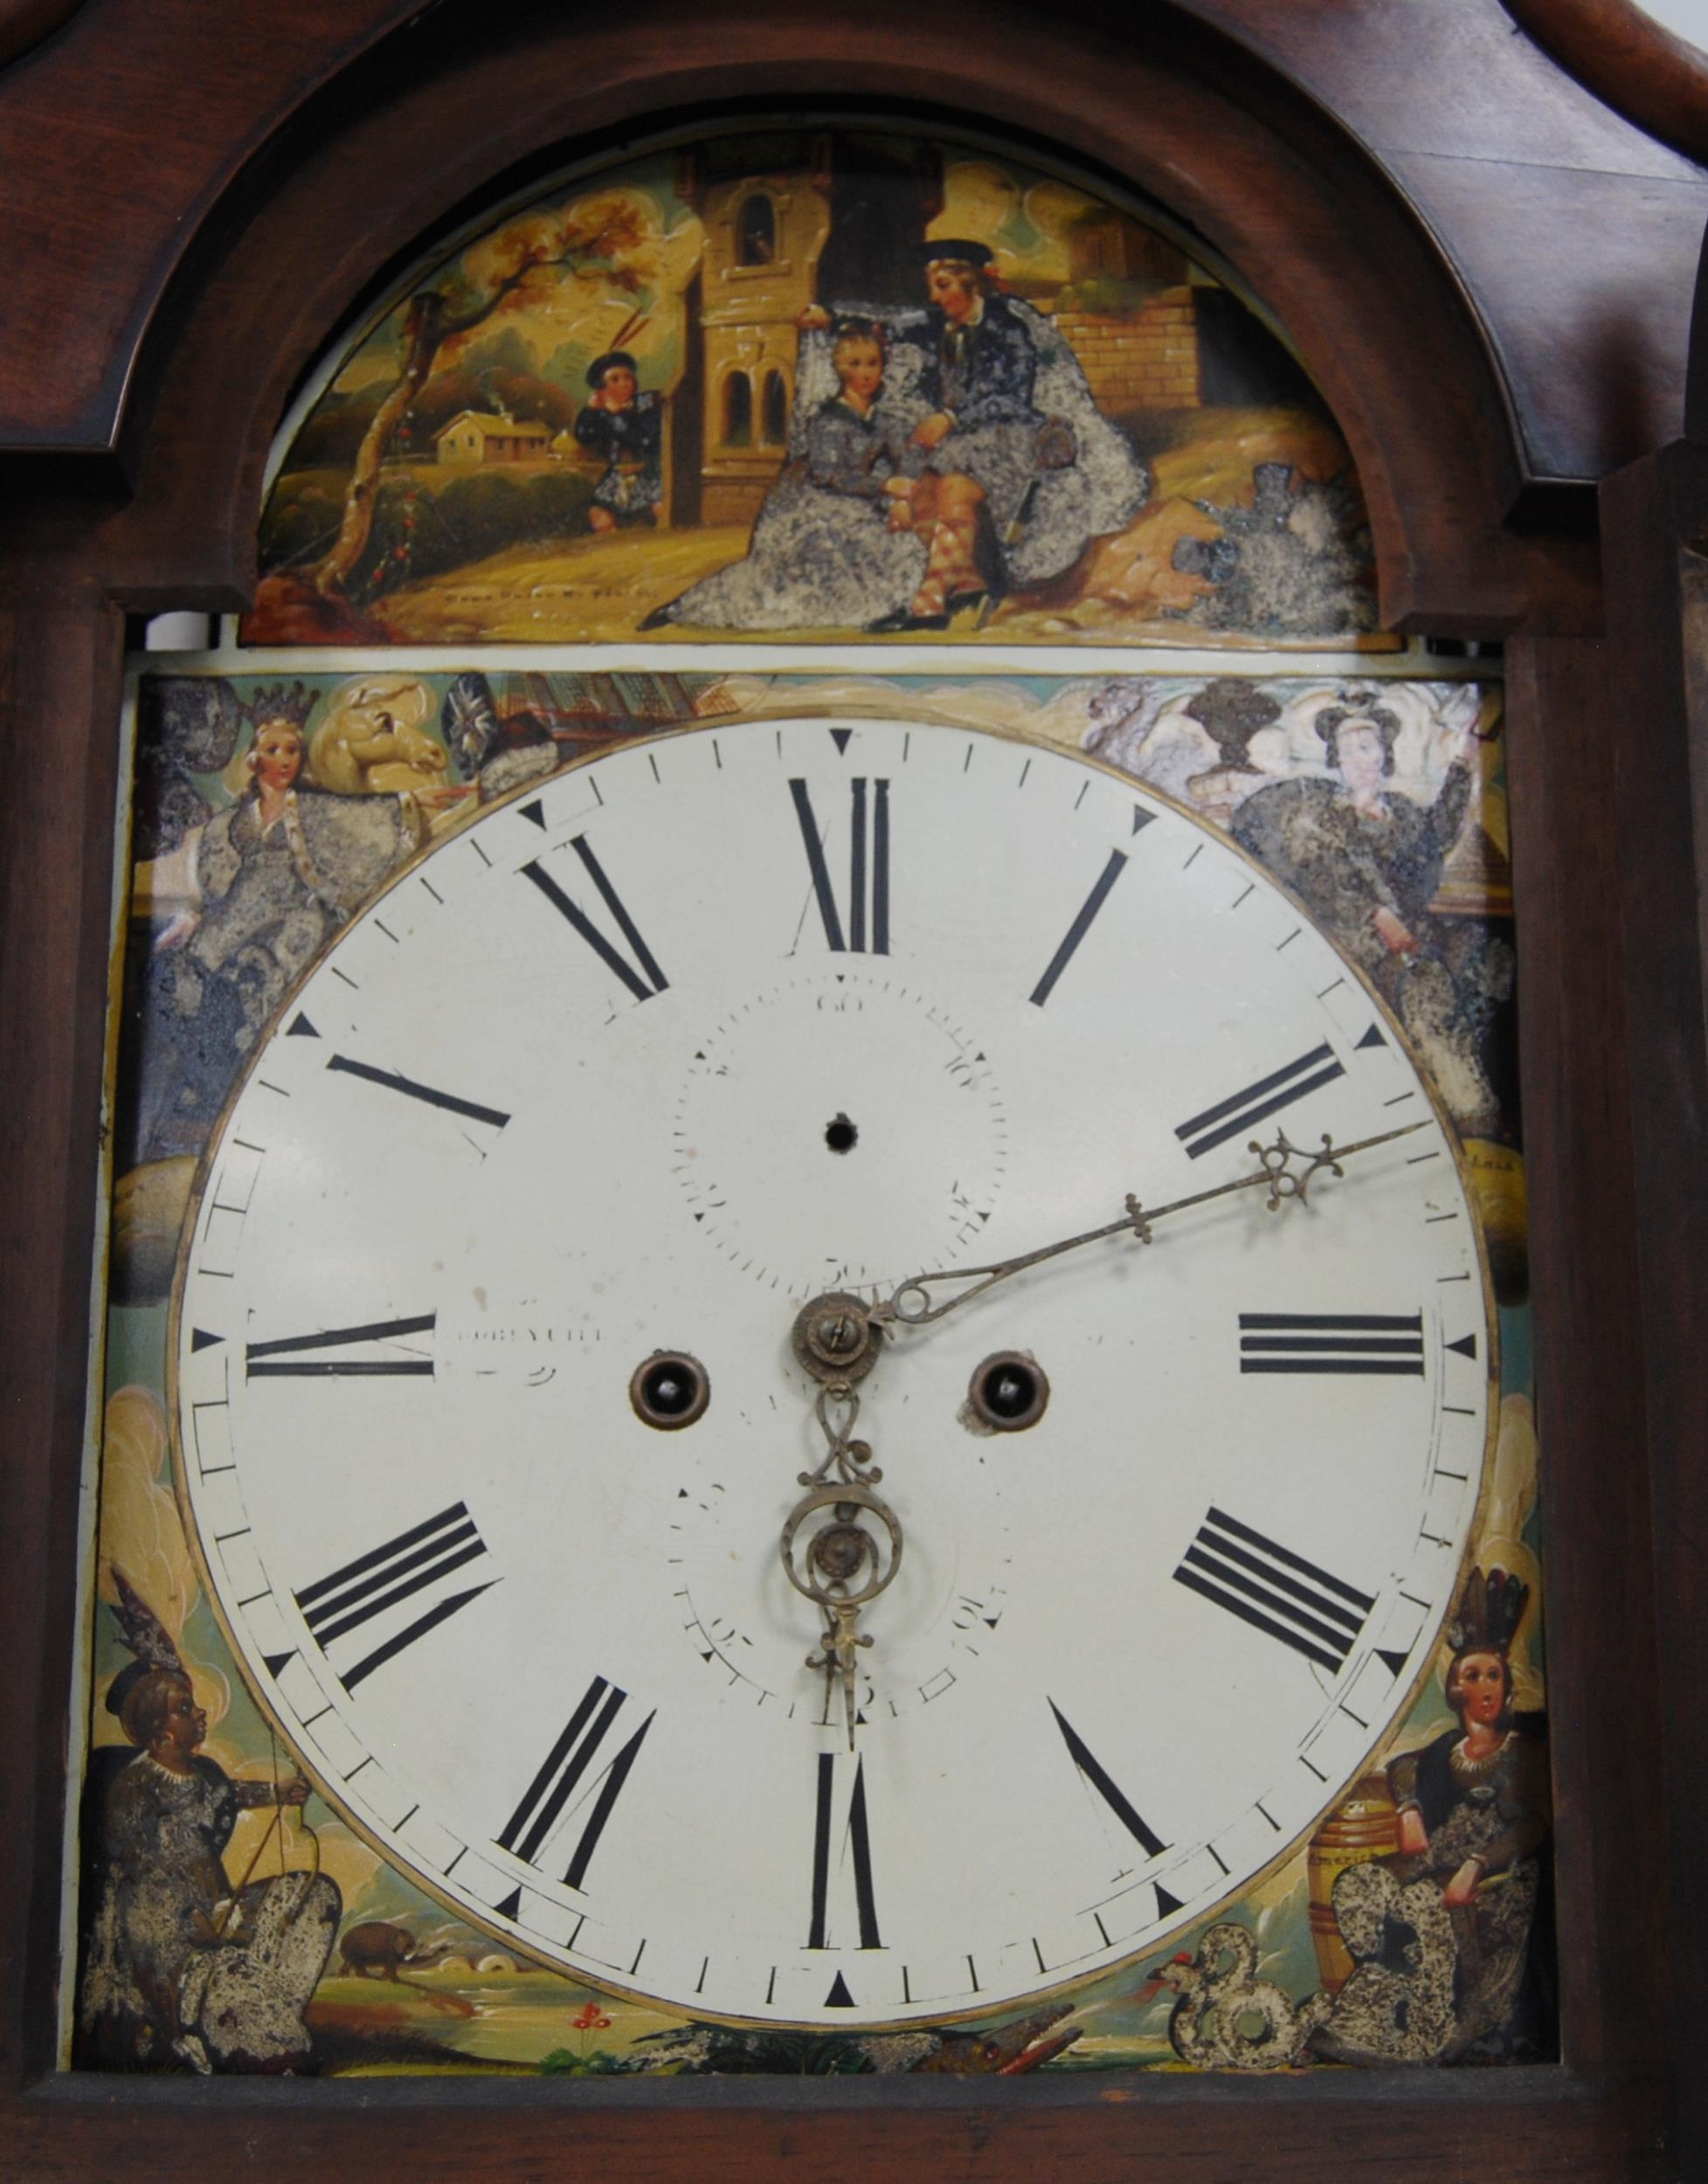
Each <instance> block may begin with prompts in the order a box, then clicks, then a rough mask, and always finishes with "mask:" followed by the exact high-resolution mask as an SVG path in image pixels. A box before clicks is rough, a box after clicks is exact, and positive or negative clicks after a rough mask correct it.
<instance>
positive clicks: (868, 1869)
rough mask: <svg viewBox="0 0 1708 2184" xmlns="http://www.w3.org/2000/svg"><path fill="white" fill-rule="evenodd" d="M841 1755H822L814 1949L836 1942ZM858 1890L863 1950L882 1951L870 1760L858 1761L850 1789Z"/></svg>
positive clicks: (811, 1931) (850, 1837)
mask: <svg viewBox="0 0 1708 2184" xmlns="http://www.w3.org/2000/svg"><path fill="white" fill-rule="evenodd" d="M836 1758H837V1755H836V1754H835V1753H834V1752H820V1753H819V1795H818V1802H817V1806H816V1808H815V1815H814V1820H813V1916H812V1920H811V1923H810V1924H809V1925H808V1927H807V1930H806V1946H807V1947H808V1948H809V1949H828V1948H832V1947H834V1946H837V1945H836V1944H834V1943H832V1942H830V1941H828V1940H826V1932H827V1931H828V1926H829V1919H830V1864H831V1856H830V1854H831V1848H832V1843H833V1839H834V1836H835V1832H836V1829H835V1811H836ZM844 1841H845V1842H846V1843H847V1853H848V1863H849V1867H850V1869H851V1870H852V1875H853V1879H854V1918H855V1923H856V1925H857V1927H858V1930H859V1933H860V1946H861V1948H862V1949H882V1946H883V1944H882V1941H881V1940H880V1939H878V1905H877V1897H876V1896H875V1893H874V1891H873V1888H872V1838H871V1833H870V1830H869V1829H868V1826H867V1822H866V1762H865V1759H863V1758H861V1759H856V1760H855V1761H854V1784H853V1787H852V1788H851V1789H850V1791H849V1793H848V1819H847V1831H846V1834H845V1836H844Z"/></svg>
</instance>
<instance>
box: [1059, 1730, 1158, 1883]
mask: <svg viewBox="0 0 1708 2184" xmlns="http://www.w3.org/2000/svg"><path fill="white" fill-rule="evenodd" d="M1049 1708H1050V1711H1051V1713H1052V1714H1054V1715H1055V1725H1056V1727H1057V1728H1058V1729H1059V1730H1060V1731H1061V1735H1062V1739H1063V1741H1064V1742H1065V1744H1066V1745H1067V1747H1068V1754H1069V1756H1070V1757H1071V1759H1072V1760H1073V1763H1074V1765H1075V1766H1076V1767H1077V1768H1078V1769H1079V1771H1080V1773H1082V1775H1083V1776H1084V1777H1085V1779H1086V1780H1087V1781H1088V1782H1089V1784H1090V1785H1091V1787H1092V1788H1093V1789H1094V1790H1096V1793H1097V1794H1098V1796H1099V1797H1101V1798H1102V1799H1103V1802H1104V1804H1105V1805H1107V1806H1108V1807H1109V1809H1110V1812H1112V1813H1113V1814H1114V1815H1115V1817H1116V1818H1117V1820H1118V1821H1120V1823H1121V1825H1122V1826H1123V1827H1124V1828H1125V1829H1126V1831H1127V1833H1128V1834H1129V1835H1131V1837H1132V1839H1133V1841H1134V1842H1136V1843H1138V1844H1139V1845H1140V1846H1141V1848H1142V1849H1144V1852H1145V1854H1146V1856H1149V1857H1152V1858H1154V1857H1158V1856H1160V1855H1161V1853H1162V1852H1163V1851H1165V1850H1166V1849H1167V1848H1168V1845H1167V1844H1166V1843H1165V1842H1164V1841H1163V1839H1162V1837H1161V1836H1160V1835H1158V1833H1157V1831H1156V1829H1155V1828H1152V1827H1151V1826H1150V1825H1149V1824H1148V1823H1147V1822H1146V1821H1144V1820H1143V1819H1141V1817H1140V1816H1139V1814H1138V1813H1137V1812H1136V1811H1135V1810H1134V1808H1133V1806H1132V1803H1131V1800H1129V1799H1128V1797H1127V1796H1126V1794H1125V1793H1124V1791H1123V1790H1122V1788H1121V1787H1120V1785H1119V1783H1117V1781H1116V1780H1115V1778H1114V1777H1113V1776H1112V1775H1111V1774H1110V1773H1109V1770H1108V1769H1107V1768H1106V1767H1105V1766H1103V1764H1102V1762H1101V1761H1100V1760H1099V1759H1097V1756H1096V1753H1095V1752H1093V1751H1092V1749H1091V1747H1090V1746H1089V1745H1088V1744H1087V1743H1086V1741H1085V1739H1084V1738H1083V1737H1082V1736H1081V1735H1080V1733H1079V1731H1078V1730H1076V1729H1075V1727H1074V1724H1072V1722H1070V1721H1069V1720H1068V1717H1067V1716H1066V1715H1065V1714H1064V1713H1063V1712H1062V1711H1061V1708H1060V1707H1059V1706H1058V1705H1057V1704H1056V1703H1055V1700H1054V1699H1052V1700H1051V1701H1050V1703H1049Z"/></svg>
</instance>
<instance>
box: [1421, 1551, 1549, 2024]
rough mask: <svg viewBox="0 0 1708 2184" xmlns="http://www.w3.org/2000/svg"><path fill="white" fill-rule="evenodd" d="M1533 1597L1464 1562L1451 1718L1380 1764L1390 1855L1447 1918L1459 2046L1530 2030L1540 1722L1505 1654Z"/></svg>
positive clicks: (1541, 1815) (1543, 1824)
mask: <svg viewBox="0 0 1708 2184" xmlns="http://www.w3.org/2000/svg"><path fill="white" fill-rule="evenodd" d="M1529 1598H1530V1591H1529V1587H1528V1586H1525V1584H1524V1583H1523V1582H1522V1581H1521V1580H1520V1579H1518V1578H1516V1577H1512V1576H1510V1575H1509V1574H1508V1573H1507V1572H1505V1571H1504V1570H1490V1572H1488V1574H1487V1575H1486V1577H1485V1576H1484V1574H1483V1572H1482V1571H1481V1570H1473V1571H1472V1572H1471V1573H1470V1577H1469V1580H1468V1582H1467V1584H1466V1586H1465V1590H1464V1593H1463V1598H1462V1600H1461V1601H1460V1606H1459V1610H1458V1613H1457V1614H1456V1617H1455V1619H1454V1621H1453V1624H1452V1627H1451V1628H1450V1629H1449V1634H1448V1635H1449V1642H1450V1643H1451V1645H1452V1647H1453V1659H1452V1663H1451V1665H1450V1666H1449V1669H1448V1672H1447V1681H1446V1687H1445V1689H1446V1697H1447V1702H1448V1704H1449V1706H1451V1707H1452V1709H1453V1711H1454V1712H1455V1713H1456V1715H1457V1716H1458V1717H1459V1719H1458V1725H1457V1727H1456V1728H1454V1729H1449V1730H1445V1731H1442V1734H1441V1735H1440V1736H1439V1737H1437V1738H1435V1740H1434V1742H1433V1743H1431V1744H1428V1745H1424V1746H1423V1748H1422V1749H1421V1751H1418V1752H1402V1753H1401V1754H1400V1757H1399V1758H1398V1759H1393V1760H1390V1761H1389V1763H1388V1768H1387V1780H1388V1787H1389V1790H1390V1791H1391V1793H1392V1794H1393V1801H1394V1803H1395V1804H1396V1805H1397V1806H1398V1807H1399V1808H1400V1856H1399V1858H1398V1859H1397V1860H1396V1861H1395V1862H1394V1863H1395V1864H1396V1867H1397V1869H1398V1870H1399V1871H1400V1875H1401V1876H1402V1877H1403V1879H1404V1880H1405V1881H1407V1882H1412V1881H1420V1880H1428V1881H1432V1882H1434V1883H1435V1885H1436V1886H1437V1887H1438V1888H1439V1889H1440V1890H1441V1894H1442V1903H1443V1904H1444V1905H1445V1906H1446V1908H1447V1910H1448V1911H1449V1913H1450V1915H1451V1918H1452V1921H1453V1930H1454V1938H1455V1940H1456V1944H1457V1963H1456V1972H1455V1979H1454V2000H1455V2017H1456V2033H1455V2040H1454V2050H1455V2052H1463V2050H1464V2049H1467V2048H1469V2047H1470V2046H1472V2045H1473V2044H1474V2043H1476V2042H1490V2041H1494V2042H1511V2041H1512V2040H1514V2039H1515V2038H1524V2037H1533V2036H1534V2032H1535V2028H1532V2027H1528V2026H1525V2025H1524V2024H1522V2023H1519V2024H1517V2025H1515V2023H1514V2020H1515V2018H1516V2017H1518V2016H1519V2015H1521V2013H1520V2011H1519V2008H1518V2004H1519V1998H1520V1988H1521V1986H1522V1985H1523V1982H1524V1974H1525V1961H1526V1955H1527V1951H1528V1947H1529V1943H1530V1938H1531V1929H1532V1925H1533V1923H1534V1920H1535V1915H1536V1907H1537V1902H1538V1898H1539V1895H1540V1893H1541V1890H1542V1883H1543V1877H1544V1876H1543V1870H1542V1863H1541V1860H1540V1857H1539V1852H1540V1851H1541V1849H1542V1846H1543V1844H1544V1843H1545V1842H1546V1840H1547V1835H1548V1827H1549V1814H1550V1799H1549V1788H1548V1748H1547V1742H1546V1724H1545V1719H1544V1717H1542V1716H1541V1715H1539V1714H1520V1713H1518V1712H1516V1711H1514V1709H1513V1705H1512V1678H1511V1668H1510V1665H1509V1662H1508V1651H1509V1648H1510V1647H1511V1641H1512V1635H1513V1633H1514V1632H1515V1631H1516V1630H1517V1628H1518V1621H1519V1619H1520V1617H1521V1616H1522V1615H1523V1614H1524V1611H1525V1604H1526V1602H1527V1601H1528V1600H1529Z"/></svg>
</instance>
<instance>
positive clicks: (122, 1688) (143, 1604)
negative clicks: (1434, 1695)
mask: <svg viewBox="0 0 1708 2184" xmlns="http://www.w3.org/2000/svg"><path fill="white" fill-rule="evenodd" d="M108 1567H109V1569H110V1570H111V1572H112V1576H113V1589H114V1592H115V1593H117V1594H118V1596H119V1597H118V1600H116V1601H115V1603H114V1608H113V1613H114V1615H115V1616H116V1618H117V1619H118V1624H119V1632H120V1635H121V1637H122V1638H123V1640H124V1642H125V1644H126V1645H127V1646H128V1647H129V1648H130V1650H131V1652H132V1653H134V1654H135V1655H136V1658H135V1660H134V1661H131V1662H127V1663H126V1665H125V1666H124V1667H123V1668H122V1669H120V1671H119V1673H118V1674H117V1676H114V1679H113V1681H112V1683H110V1684H109V1685H108V1687H107V1700H106V1704H107V1712H108V1713H109V1714H117V1715H118V1716H119V1717H120V1718H121V1719H122V1718H123V1716H124V1711H125V1701H126V1700H127V1699H128V1697H130V1695H131V1693H132V1692H133V1691H134V1690H135V1689H136V1686H137V1685H138V1684H139V1683H141V1682H142V1679H143V1677H144V1676H156V1675H161V1676H179V1677H182V1679H183V1682H184V1683H189V1681H190V1672H189V1670H188V1669H186V1668H185V1667H184V1665H183V1655H181V1654H180V1653H179V1651H178V1649H177V1648H176V1646H175V1645H174V1644H173V1642H172V1636H171V1633H170V1632H169V1630H168V1629H167V1628H166V1626H165V1625H164V1624H163V1622H162V1621H161V1620H160V1618H159V1617H158V1616H157V1615H156V1614H155V1612H154V1610H153V1609H152V1608H151V1607H149V1604H148V1602H147V1601H146V1600H144V1599H143V1598H142V1595H141V1593H138V1592H137V1590H136V1588H135V1586H134V1585H132V1583H131V1581H130V1579H128V1577H127V1576H126V1575H125V1573H124V1572H123V1571H122V1570H121V1569H120V1567H119V1566H118V1565H117V1563H112V1564H109V1565H108Z"/></svg>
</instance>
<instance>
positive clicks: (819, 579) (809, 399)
mask: <svg viewBox="0 0 1708 2184" xmlns="http://www.w3.org/2000/svg"><path fill="white" fill-rule="evenodd" d="M885 364H886V342H885V340H884V335H883V330H882V327H880V326H879V325H878V323H877V321H875V320H873V319H870V318H861V317H855V318H846V319H842V320H840V321H838V322H837V324H836V326H835V327H834V328H832V329H831V330H829V331H828V332H827V333H826V331H825V330H823V329H816V330H814V331H813V332H811V333H808V334H806V335H803V337H802V341H801V350H800V361H799V376H798V378H797V382H796V406H795V415H796V418H797V420H798V421H797V425H796V430H795V432H794V435H793V453H792V456H791V459H790V460H789V461H788V463H787V464H786V465H785V467H784V470H783V474H782V476H781V477H780V478H779V479H778V482H777V484H776V485H775V487H773V488H772V489H771V494H769V495H768V497H767V499H766V501H765V505H764V508H762V509H761V510H760V512H759V518H758V521H757V523H756V524H755V525H754V527H753V539H752V543H751V544H750V547H749V549H748V552H747V556H746V558H745V559H744V560H742V561H738V562H736V563H733V564H732V565H731V566H730V568H728V569H721V570H718V571H717V573H716V575H715V576H711V577H706V578H705V580H704V581H703V582H702V583H700V584H695V585H694V586H693V587H692V589H691V590H689V591H685V592H684V593H683V594H682V595H681V598H678V599H675V600H673V601H672V602H671V603H670V604H669V605H667V606H665V607H661V608H660V609H659V610H658V612H656V613H655V614H653V615H652V616H650V617H649V618H648V621H647V623H646V624H643V625H642V626H643V627H648V626H651V627H656V626H658V625H660V624H662V623H665V622H682V623H689V624H693V625H696V626H698V627H702V628H708V629H743V630H765V629H814V628H822V629H837V628H844V627H847V625H850V624H853V625H855V626H856V627H858V626H861V625H864V624H866V623H868V622H870V621H872V620H874V619H877V618H878V617H880V616H882V615H886V614H889V613H890V612H894V611H895V610H896V608H897V607H898V605H905V603H906V602H907V601H908V600H909V599H910V598H912V596H913V594H914V592H915V591H916V589H917V587H918V584H919V583H920V580H921V578H922V577H923V575H924V571H925V563H926V557H927V552H928V548H927V545H926V543H925V542H924V540H923V539H922V538H920V537H916V536H914V534H913V532H912V531H911V529H909V524H908V516H907V501H906V498H905V495H906V493H907V490H908V487H909V465H910V464H911V466H912V470H913V474H914V475H917V473H918V469H919V467H920V465H919V461H918V457H917V451H916V450H915V449H913V448H912V447H911V446H910V445H909V440H910V436H911V433H912V431H913V427H914V425H915V424H916V422H917V421H918V418H920V417H921V416H922V415H923V411H921V409H920V407H919V405H918V404H917V403H916V402H909V401H907V400H905V399H902V398H899V397H897V396H896V394H895V390H892V389H890V388H889V387H888V386H887V385H886V371H885Z"/></svg>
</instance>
